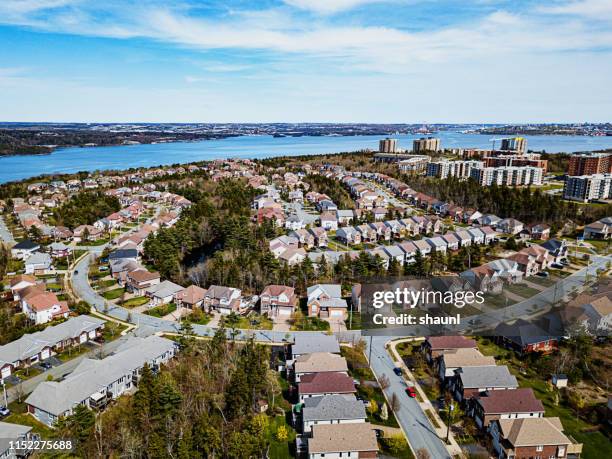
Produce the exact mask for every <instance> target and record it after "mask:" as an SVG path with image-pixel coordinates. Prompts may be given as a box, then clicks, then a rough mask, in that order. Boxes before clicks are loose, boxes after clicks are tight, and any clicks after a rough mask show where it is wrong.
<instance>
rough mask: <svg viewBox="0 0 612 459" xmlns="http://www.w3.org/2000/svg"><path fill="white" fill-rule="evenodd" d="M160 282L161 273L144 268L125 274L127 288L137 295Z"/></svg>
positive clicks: (142, 293)
mask: <svg viewBox="0 0 612 459" xmlns="http://www.w3.org/2000/svg"><path fill="white" fill-rule="evenodd" d="M159 283H160V276H159V273H157V272H150V271H148V270H146V269H144V268H142V269H136V270H134V271H131V272H129V273H127V274H126V276H125V285H126V287H127V290H128V291H129V292H131V293H133V294H134V295H137V296H141V295H144V293H145V290H146V289H148V288H149V287H152V286H154V285H157V284H159Z"/></svg>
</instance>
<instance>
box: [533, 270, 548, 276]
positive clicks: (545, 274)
mask: <svg viewBox="0 0 612 459" xmlns="http://www.w3.org/2000/svg"><path fill="white" fill-rule="evenodd" d="M536 276H538V277H548V273H547V272H546V271H540V272H539V273H536Z"/></svg>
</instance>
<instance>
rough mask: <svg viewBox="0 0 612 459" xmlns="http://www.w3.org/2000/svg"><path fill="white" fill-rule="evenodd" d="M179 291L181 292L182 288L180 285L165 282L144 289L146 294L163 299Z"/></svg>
mask: <svg viewBox="0 0 612 459" xmlns="http://www.w3.org/2000/svg"><path fill="white" fill-rule="evenodd" d="M181 290H183V287H181V286H180V285H178V284H175V283H174V282H170V281H169V280H165V281H163V282H161V283H159V284H157V285H153V286H151V287H149V288H148V289H146V292H147V293H148V294H151V295H153V296H156V297H158V298H165V297H167V296H171V295H176V294H177V293H178V292H180V291H181Z"/></svg>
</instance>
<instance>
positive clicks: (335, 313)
mask: <svg viewBox="0 0 612 459" xmlns="http://www.w3.org/2000/svg"><path fill="white" fill-rule="evenodd" d="M330 317H340V318H342V317H344V312H343V311H338V310H337V309H335V310H332V311H331V315H330Z"/></svg>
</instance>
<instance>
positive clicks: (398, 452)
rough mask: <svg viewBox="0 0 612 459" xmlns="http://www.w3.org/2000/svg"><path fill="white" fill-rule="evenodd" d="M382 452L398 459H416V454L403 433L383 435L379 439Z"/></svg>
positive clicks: (386, 455)
mask: <svg viewBox="0 0 612 459" xmlns="http://www.w3.org/2000/svg"><path fill="white" fill-rule="evenodd" d="M378 446H379V447H380V452H381V453H383V454H384V455H385V457H395V458H397V459H414V454H412V450H411V449H410V446H408V442H407V441H406V439H405V438H404V436H403V435H399V434H398V435H394V436H392V437H383V438H381V439H380V440H379V441H378Z"/></svg>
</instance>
